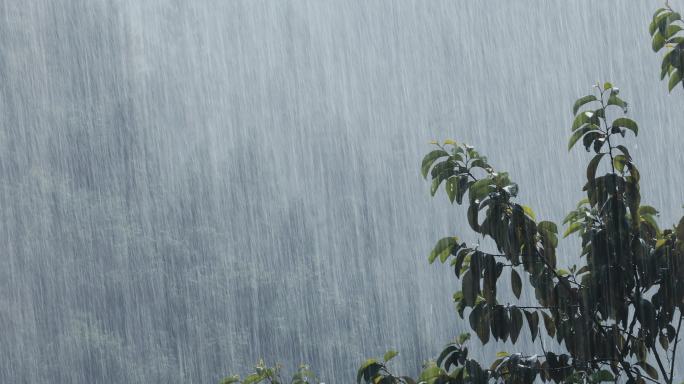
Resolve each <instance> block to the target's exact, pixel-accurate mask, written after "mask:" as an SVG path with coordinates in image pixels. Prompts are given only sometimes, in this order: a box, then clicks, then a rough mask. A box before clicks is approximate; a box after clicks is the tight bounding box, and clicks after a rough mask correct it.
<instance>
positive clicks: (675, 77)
mask: <svg viewBox="0 0 684 384" xmlns="http://www.w3.org/2000/svg"><path fill="white" fill-rule="evenodd" d="M680 81H682V76H681V74H680V71H679V70H674V71H673V72H672V73H671V74H670V81H669V82H668V83H667V89H668V91H670V92H672V90H673V89H674V87H676V86H677V84H679V82H680Z"/></svg>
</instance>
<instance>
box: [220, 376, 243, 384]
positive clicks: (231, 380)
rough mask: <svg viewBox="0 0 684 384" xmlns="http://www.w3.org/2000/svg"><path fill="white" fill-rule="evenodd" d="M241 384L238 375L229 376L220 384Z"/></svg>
mask: <svg viewBox="0 0 684 384" xmlns="http://www.w3.org/2000/svg"><path fill="white" fill-rule="evenodd" d="M238 382H240V376H238V375H233V376H228V377H225V378H223V379H222V380H221V381H220V382H219V384H233V383H238Z"/></svg>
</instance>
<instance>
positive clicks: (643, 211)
mask: <svg viewBox="0 0 684 384" xmlns="http://www.w3.org/2000/svg"><path fill="white" fill-rule="evenodd" d="M639 214H640V215H658V210H656V209H655V208H653V207H651V206H650V205H642V206H640V207H639Z"/></svg>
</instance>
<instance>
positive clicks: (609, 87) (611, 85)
mask: <svg viewBox="0 0 684 384" xmlns="http://www.w3.org/2000/svg"><path fill="white" fill-rule="evenodd" d="M611 88H613V84H612V83H610V82H608V81H606V82H605V83H603V89H604V90H606V89H611Z"/></svg>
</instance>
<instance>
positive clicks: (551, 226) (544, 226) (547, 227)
mask: <svg viewBox="0 0 684 384" xmlns="http://www.w3.org/2000/svg"><path fill="white" fill-rule="evenodd" d="M537 229H538V230H541V231H548V232H551V233H555V234H558V227H557V226H556V223H554V222H552V221H540V222H539V224H537Z"/></svg>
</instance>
